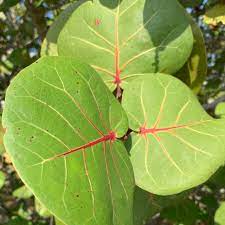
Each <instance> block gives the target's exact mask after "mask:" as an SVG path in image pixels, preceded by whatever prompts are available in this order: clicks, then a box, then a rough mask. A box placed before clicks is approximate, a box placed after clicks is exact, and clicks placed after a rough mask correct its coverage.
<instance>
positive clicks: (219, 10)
mask: <svg viewBox="0 0 225 225" xmlns="http://www.w3.org/2000/svg"><path fill="white" fill-rule="evenodd" d="M204 22H205V23H207V24H211V25H214V26H216V25H217V24H218V23H220V22H221V23H223V24H225V4H216V5H215V6H213V7H212V8H210V9H209V10H208V11H206V14H205V16H204Z"/></svg>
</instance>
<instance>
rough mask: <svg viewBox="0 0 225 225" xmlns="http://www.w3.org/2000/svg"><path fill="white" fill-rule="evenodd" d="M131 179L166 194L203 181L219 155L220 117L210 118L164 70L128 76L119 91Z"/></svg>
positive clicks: (223, 138)
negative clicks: (124, 114) (127, 133)
mask: <svg viewBox="0 0 225 225" xmlns="http://www.w3.org/2000/svg"><path fill="white" fill-rule="evenodd" d="M122 104H123V106H124V108H125V110H126V111H127V113H128V118H129V125H130V128H131V129H132V130H133V131H134V132H133V133H132V134H131V142H132V145H131V151H130V154H131V161H132V164H133V169H134V173H135V179H136V183H137V185H138V186H139V187H141V188H142V189H144V190H147V191H149V192H153V193H155V194H160V195H168V194H174V193H178V192H181V191H183V190H186V189H189V188H191V187H194V186H197V185H199V184H201V183H203V182H205V181H206V180H207V179H208V178H209V177H210V176H211V175H212V174H213V173H214V172H215V171H216V170H217V169H218V168H219V167H220V166H221V165H223V164H224V159H225V120H215V119H213V118H211V117H210V116H209V115H208V114H207V113H206V112H205V111H204V110H203V108H202V107H201V105H200V104H199V102H198V101H197V99H196V97H195V95H194V94H193V93H192V92H191V90H190V89H189V88H187V87H186V85H184V84H183V83H182V82H181V81H179V80H178V79H176V78H174V77H172V76H168V75H165V74H157V75H151V74H149V75H147V76H142V77H140V78H138V79H136V80H134V81H133V82H132V83H131V84H130V86H129V88H127V89H126V90H125V91H124V94H123V102H122Z"/></svg>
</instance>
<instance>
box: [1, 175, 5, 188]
mask: <svg viewBox="0 0 225 225" xmlns="http://www.w3.org/2000/svg"><path fill="white" fill-rule="evenodd" d="M4 183H5V174H4V173H3V172H2V171H0V189H1V188H2V186H3V185H4Z"/></svg>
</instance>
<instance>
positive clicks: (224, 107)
mask: <svg viewBox="0 0 225 225" xmlns="http://www.w3.org/2000/svg"><path fill="white" fill-rule="evenodd" d="M215 114H216V115H217V116H219V117H221V118H225V102H221V103H219V104H218V105H217V106H216V109H215Z"/></svg>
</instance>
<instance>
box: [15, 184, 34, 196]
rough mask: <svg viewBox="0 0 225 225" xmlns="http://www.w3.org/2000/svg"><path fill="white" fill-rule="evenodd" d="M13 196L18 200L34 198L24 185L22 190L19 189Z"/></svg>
mask: <svg viewBox="0 0 225 225" xmlns="http://www.w3.org/2000/svg"><path fill="white" fill-rule="evenodd" d="M13 196H15V197H17V198H23V199H27V198H30V197H32V196H33V194H32V192H31V191H30V190H29V189H28V188H27V187H26V186H25V185H23V186H22V187H20V188H17V189H16V190H15V191H14V192H13Z"/></svg>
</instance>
